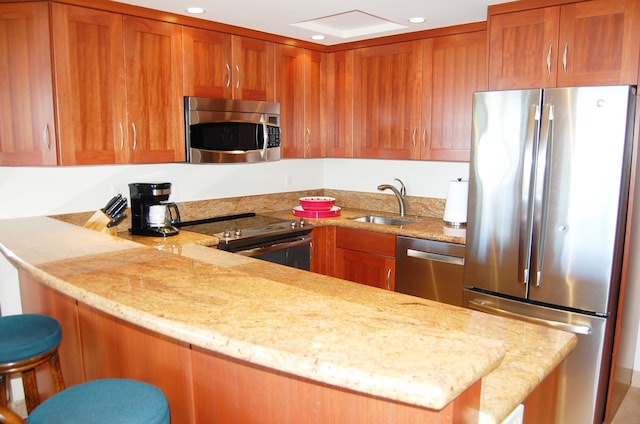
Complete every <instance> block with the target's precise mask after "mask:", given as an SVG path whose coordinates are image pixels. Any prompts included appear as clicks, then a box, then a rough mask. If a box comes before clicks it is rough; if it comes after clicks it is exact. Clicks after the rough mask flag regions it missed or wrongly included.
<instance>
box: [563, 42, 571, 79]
mask: <svg viewBox="0 0 640 424" xmlns="http://www.w3.org/2000/svg"><path fill="white" fill-rule="evenodd" d="M568 49H569V45H568V44H567V43H564V52H563V53H562V69H564V73H565V74H566V73H567V50H568Z"/></svg>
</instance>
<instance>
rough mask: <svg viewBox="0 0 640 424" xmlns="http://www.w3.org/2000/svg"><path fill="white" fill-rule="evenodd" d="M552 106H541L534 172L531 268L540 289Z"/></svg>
mask: <svg viewBox="0 0 640 424" xmlns="http://www.w3.org/2000/svg"><path fill="white" fill-rule="evenodd" d="M553 109H554V107H553V105H551V104H545V105H543V106H542V118H541V120H540V145H539V146H538V154H537V165H536V171H535V193H534V204H533V239H532V243H531V266H532V268H534V271H535V275H534V276H532V277H534V278H535V280H534V281H535V285H536V287H540V284H541V279H542V252H544V246H545V239H544V237H545V231H544V228H543V227H544V225H545V223H546V211H545V210H544V205H545V204H546V199H545V193H547V180H548V176H547V158H548V157H549V156H548V155H549V152H550V149H551V136H552V125H553Z"/></svg>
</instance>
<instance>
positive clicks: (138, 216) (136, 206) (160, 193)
mask: <svg viewBox="0 0 640 424" xmlns="http://www.w3.org/2000/svg"><path fill="white" fill-rule="evenodd" d="M129 193H130V195H131V229H130V231H131V234H135V235H141V236H152V237H167V236H175V235H176V234H178V229H177V228H176V227H174V226H173V224H176V223H179V222H180V212H179V211H178V206H177V205H176V204H175V203H173V202H167V200H169V196H170V195H171V183H160V182H158V183H131V184H129Z"/></svg>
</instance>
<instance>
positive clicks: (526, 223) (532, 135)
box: [518, 104, 540, 285]
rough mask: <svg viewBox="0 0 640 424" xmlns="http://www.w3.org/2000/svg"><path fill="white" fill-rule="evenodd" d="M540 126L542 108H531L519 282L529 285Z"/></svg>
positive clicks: (526, 157)
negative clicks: (536, 156)
mask: <svg viewBox="0 0 640 424" xmlns="http://www.w3.org/2000/svg"><path fill="white" fill-rule="evenodd" d="M539 125H540V106H539V105H537V104H534V105H531V106H529V116H528V118H527V132H526V134H525V140H524V160H523V162H524V164H523V168H524V169H523V172H522V190H521V196H522V197H521V200H520V201H521V203H522V208H521V214H520V238H519V241H518V282H519V283H520V284H524V285H527V284H529V279H530V275H529V269H530V267H531V263H530V259H529V258H530V257H531V237H532V234H531V232H532V229H533V223H532V216H531V215H530V212H529V211H530V210H531V208H530V206H529V204H530V199H531V192H530V190H531V179H532V176H533V157H534V154H535V145H536V135H537V134H538V127H539Z"/></svg>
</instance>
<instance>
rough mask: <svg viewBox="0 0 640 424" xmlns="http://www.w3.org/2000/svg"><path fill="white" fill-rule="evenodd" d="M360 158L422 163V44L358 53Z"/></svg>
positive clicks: (357, 136) (357, 154)
mask: <svg viewBox="0 0 640 424" xmlns="http://www.w3.org/2000/svg"><path fill="white" fill-rule="evenodd" d="M354 80H355V81H356V84H355V85H354V98H355V99H358V101H357V102H356V103H355V105H354V157H358V158H383V159H418V158H419V157H420V148H419V144H418V137H419V135H418V132H419V126H420V99H421V91H422V90H421V88H422V87H421V86H422V43H421V42H420V41H415V42H406V43H395V44H390V45H384V46H377V47H369V48H363V49H358V50H356V51H355V62H354Z"/></svg>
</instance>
